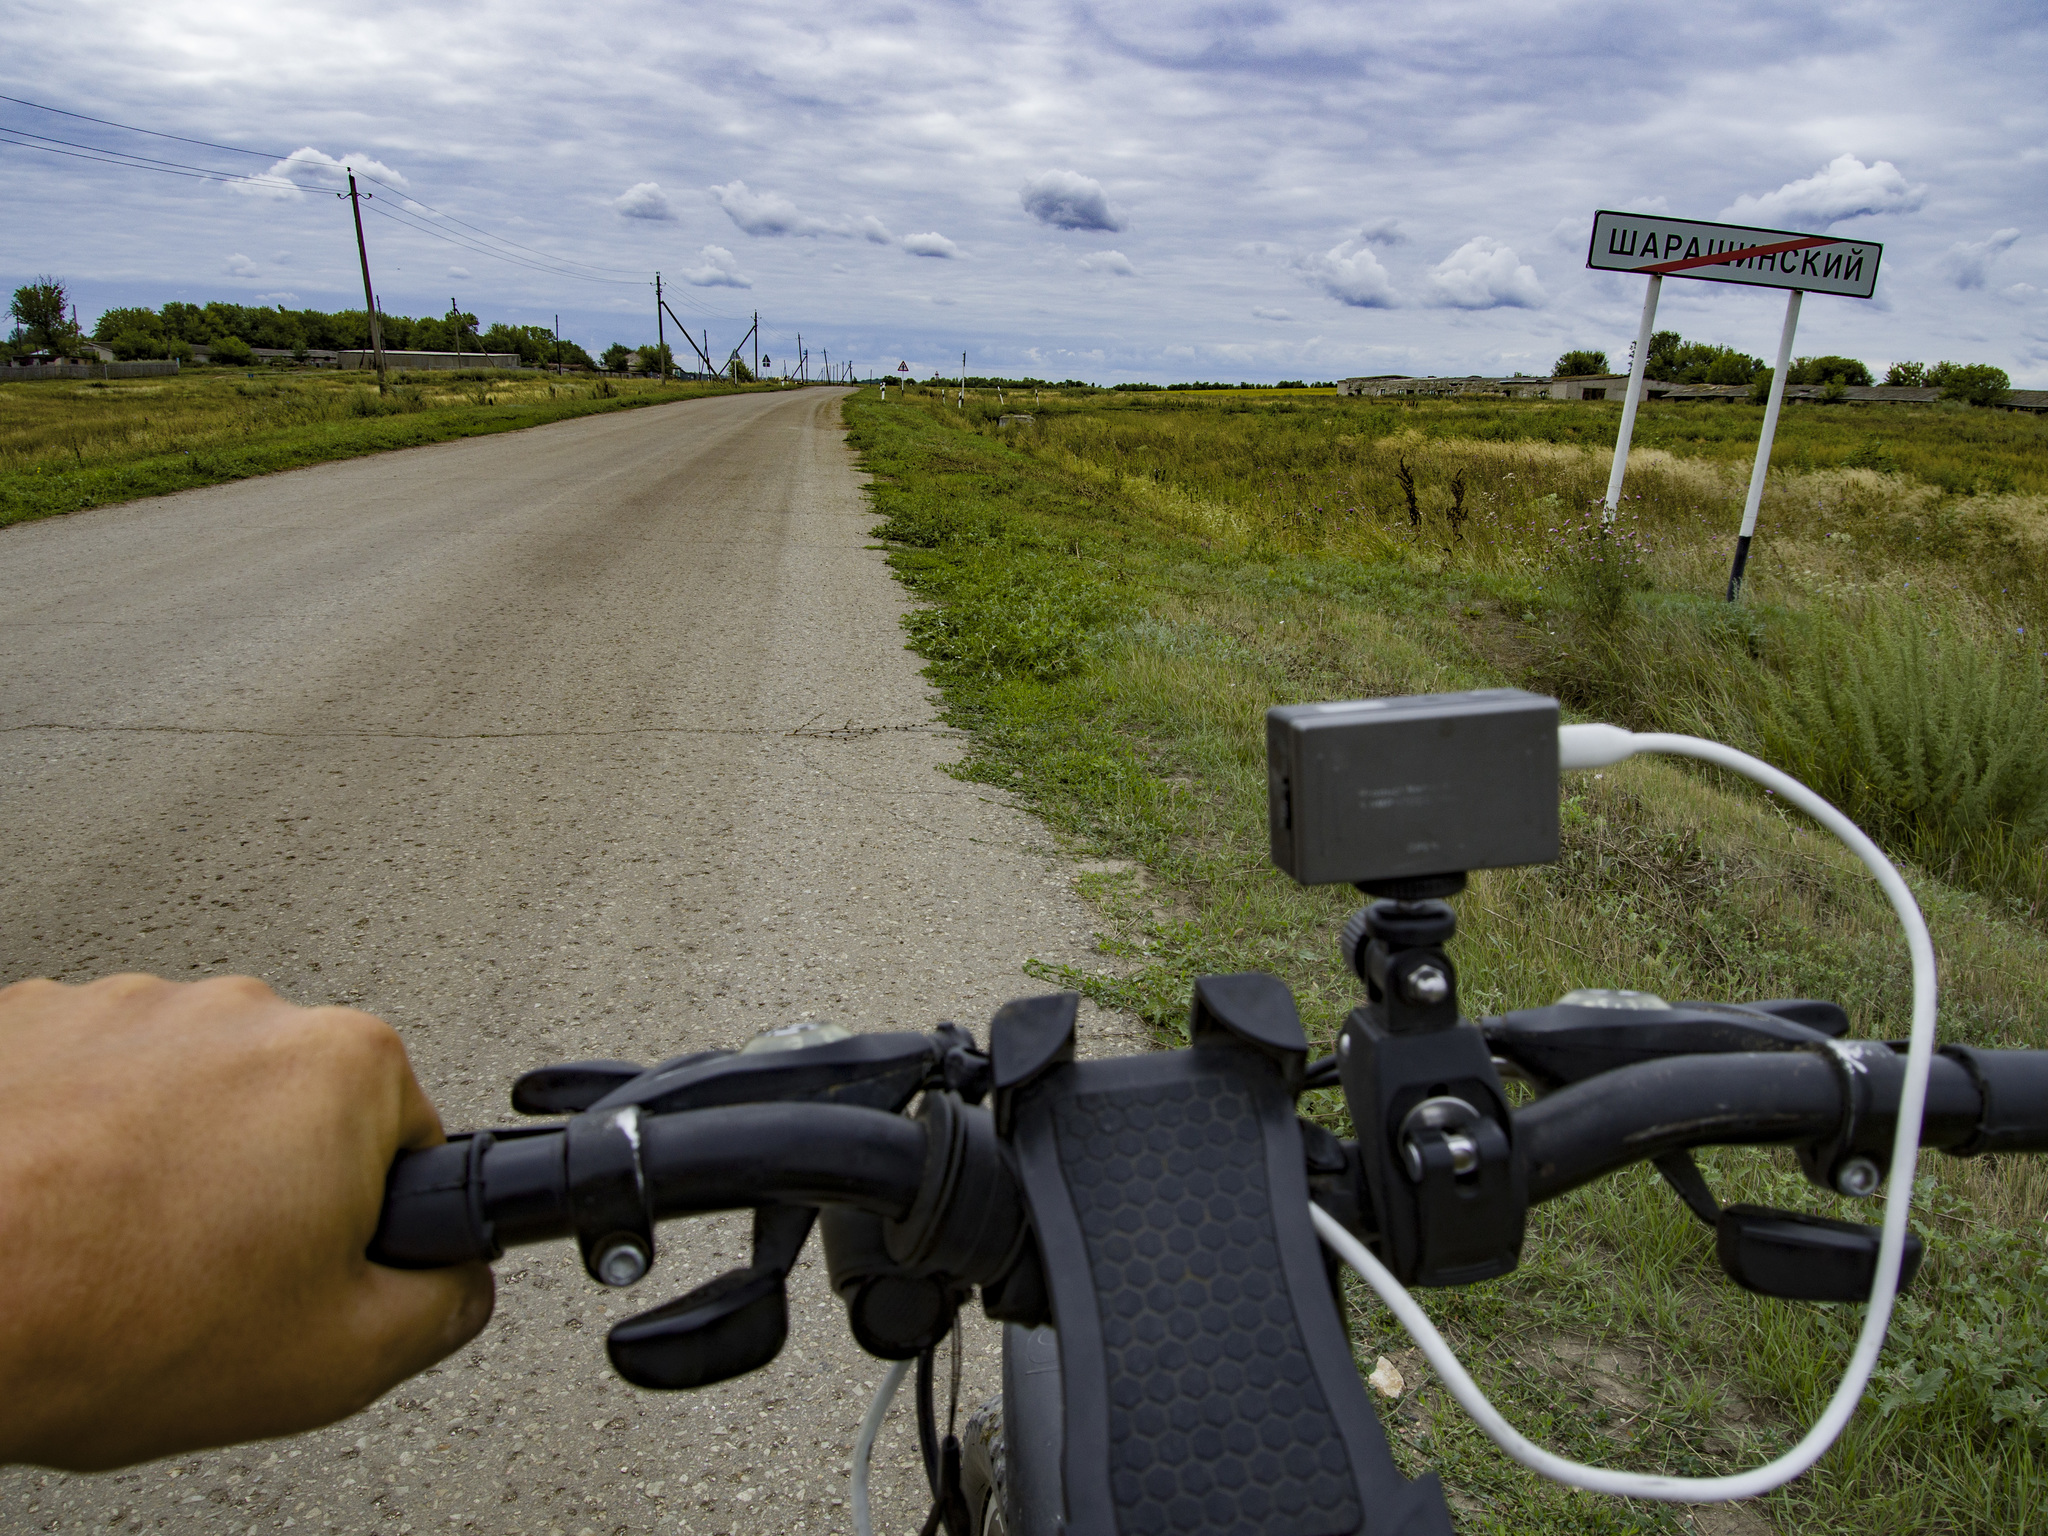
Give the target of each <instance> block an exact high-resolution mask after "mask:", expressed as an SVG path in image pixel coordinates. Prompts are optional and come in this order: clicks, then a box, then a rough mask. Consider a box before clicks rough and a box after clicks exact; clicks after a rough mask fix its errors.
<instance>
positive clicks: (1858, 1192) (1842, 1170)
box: [1835, 1157, 1884, 1200]
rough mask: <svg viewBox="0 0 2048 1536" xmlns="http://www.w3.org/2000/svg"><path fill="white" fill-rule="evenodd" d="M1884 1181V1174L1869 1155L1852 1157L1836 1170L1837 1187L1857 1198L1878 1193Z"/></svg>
mask: <svg viewBox="0 0 2048 1536" xmlns="http://www.w3.org/2000/svg"><path fill="white" fill-rule="evenodd" d="M1883 1181H1884V1174H1883V1173H1882V1172H1881V1171H1880V1170H1879V1169H1878V1166H1877V1164H1876V1163H1874V1162H1872V1161H1871V1160H1870V1159H1869V1158H1867V1157H1852V1158H1850V1159H1849V1160H1848V1161H1847V1162H1845V1163H1843V1164H1842V1166H1841V1167H1839V1168H1837V1169H1836V1170H1835V1188H1836V1189H1838V1190H1840V1191H1841V1192H1842V1193H1843V1194H1845V1195H1848V1196H1849V1197H1850V1198H1852V1199H1856V1200H1861V1199H1863V1198H1864V1197H1865V1196H1867V1195H1874V1194H1876V1193H1877V1186H1878V1185H1879V1184H1881V1183H1882V1182H1883Z"/></svg>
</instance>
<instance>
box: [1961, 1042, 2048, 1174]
mask: <svg viewBox="0 0 2048 1536" xmlns="http://www.w3.org/2000/svg"><path fill="white" fill-rule="evenodd" d="M1942 1055H1944V1056H1947V1057H1949V1058H1951V1059H1952V1060H1955V1061H1959V1062H1961V1063H1962V1064H1963V1067H1964V1069H1965V1070H1966V1071H1967V1072H1968V1073H1969V1074H1970V1078H1971V1081H1972V1082H1973V1083H1974V1084H1975V1085H1976V1088H1977V1092H1978V1093H1979V1094H1980V1095H1981V1096H1982V1099H1983V1106H1984V1107H1983V1110H1982V1113H1981V1114H1980V1115H1979V1117H1978V1123H1977V1132H1976V1134H1975V1135H1974V1136H1973V1137H1971V1139H1970V1140H1969V1141H1968V1142H1966V1143H1964V1144H1963V1145H1962V1146H1959V1147H1956V1148H1955V1149H1954V1150H1955V1152H1956V1153H1957V1154H1958V1155H1959V1156H1962V1157H1974V1156H1976V1155H1977V1154H1978V1153H1980V1152H2048V1051H1987V1050H1980V1049H1978V1048H1976V1047H1974V1046H1967V1045H1950V1046H1944V1047H1943V1048H1942Z"/></svg>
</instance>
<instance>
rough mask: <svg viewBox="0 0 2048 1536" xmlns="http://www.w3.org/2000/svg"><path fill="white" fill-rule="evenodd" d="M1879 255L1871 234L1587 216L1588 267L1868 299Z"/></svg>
mask: <svg viewBox="0 0 2048 1536" xmlns="http://www.w3.org/2000/svg"><path fill="white" fill-rule="evenodd" d="M1883 255H1884V247H1883V246H1882V245H1879V244H1878V243H1877V242H1876V241H1875V240H1838V239H1836V238H1835V237H1834V236H1832V235H1802V234H1800V233H1799V232H1798V231H1796V230H1790V229H1752V228H1750V227H1749V226H1747V225H1743V224H1703V223H1700V222H1699V221H1697V220H1694V219H1667V218H1664V217H1662V216H1661V215H1657V214H1648V213H1613V212H1610V211H1606V210H1603V211H1601V212H1600V213H1597V214H1595V215H1594V216H1593V241H1592V245H1591V247H1590V248H1589V249H1588V250H1587V252H1586V265H1587V266H1589V267H1592V268H1594V269H1595V270H1596V271H1600V272H1637V273H1641V274H1642V275H1643V276H1645V277H1697V278H1704V279H1706V280H1707V281H1708V282H1714V283H1748V284H1751V285H1752V286H1755V287H1758V288H1796V289H1798V290H1799V291H1800V292H1802V293H1834V294H1840V295H1841V296H1843V297H1844V298H1851V299H1867V298H1869V297H1870V295H1871V293H1872V292H1873V291H1874V290H1875V289H1876V287H1877V263H1878V260H1879V258H1881V257H1882V256H1883Z"/></svg>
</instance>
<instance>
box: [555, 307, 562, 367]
mask: <svg viewBox="0 0 2048 1536" xmlns="http://www.w3.org/2000/svg"><path fill="white" fill-rule="evenodd" d="M561 376H562V317H561V316H560V315H557V316H555V377H556V378H558V379H559V378H560V377H561Z"/></svg>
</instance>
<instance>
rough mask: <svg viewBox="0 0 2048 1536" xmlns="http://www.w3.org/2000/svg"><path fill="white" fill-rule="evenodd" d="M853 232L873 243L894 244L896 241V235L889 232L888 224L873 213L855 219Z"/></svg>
mask: <svg viewBox="0 0 2048 1536" xmlns="http://www.w3.org/2000/svg"><path fill="white" fill-rule="evenodd" d="M853 232H854V233H855V234H857V235H859V236H860V237H861V239H863V240H867V241H871V242H872V243H873V244H875V245H894V244H895V243H896V237H895V236H894V235H892V234H890V233H889V226H888V225H886V224H884V223H883V222H882V221H881V220H880V219H878V218H876V217H875V216H874V215H873V214H870V215H868V216H867V217H866V218H864V219H856V220H855V221H854V225H853Z"/></svg>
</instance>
